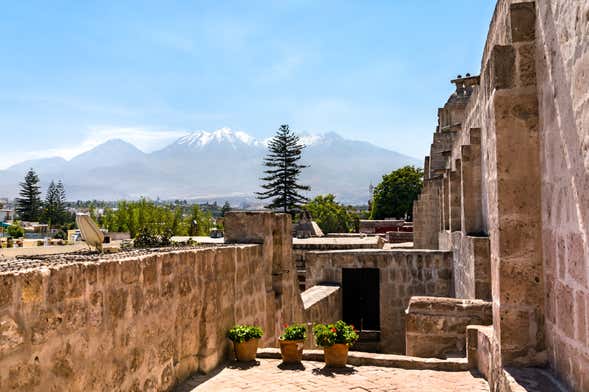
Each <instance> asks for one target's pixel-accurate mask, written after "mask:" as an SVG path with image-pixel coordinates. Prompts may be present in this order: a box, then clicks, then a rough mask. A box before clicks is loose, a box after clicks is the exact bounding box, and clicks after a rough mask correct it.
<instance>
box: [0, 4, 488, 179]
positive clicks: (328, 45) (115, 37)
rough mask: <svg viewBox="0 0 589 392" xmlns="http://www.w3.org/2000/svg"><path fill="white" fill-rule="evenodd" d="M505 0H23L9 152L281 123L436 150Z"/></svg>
mask: <svg viewBox="0 0 589 392" xmlns="http://www.w3.org/2000/svg"><path fill="white" fill-rule="evenodd" d="M494 3H495V2H494V1H492V0H428V1H400V0H398V1H396V0H388V1H345V0H339V1H317V0H314V1H312V0H309V1H306V0H292V1H278V0H276V1H253V0H248V1H207V2H204V1H202V2H198V1H185V2H175V1H166V2H161V1H160V2H151V1H137V2H133V1H108V2H107V1H100V2H98V1H94V2H92V1H76V2H74V1H67V2H66V1H64V2H61V1H52V2H45V1H38V2H35V1H26V2H24V1H19V2H9V3H5V4H4V6H3V9H2V12H1V13H0V35H1V36H2V39H1V40H0V52H1V53H2V61H0V134H1V135H2V142H1V143H0V145H2V147H3V148H2V151H3V158H4V161H3V162H0V168H2V167H6V166H8V165H10V164H12V163H15V162H18V161H22V160H25V159H29V158H36V157H41V156H51V155H61V156H64V157H66V158H71V157H72V156H73V155H75V154H77V153H79V152H82V151H84V150H87V149H89V148H91V147H93V146H95V145H97V144H99V143H100V142H102V141H105V140H106V139H108V138H112V137H117V136H118V137H121V138H123V139H126V140H128V141H131V142H133V143H135V144H136V145H137V146H138V147H140V148H141V149H143V150H146V151H151V150H153V149H155V148H157V147H158V146H163V145H164V144H165V143H168V142H170V141H172V140H174V139H175V138H177V137H178V136H180V135H182V134H184V133H186V132H189V131H197V130H209V131H211V130H215V129H218V128H222V127H229V128H231V129H234V130H241V131H244V132H247V133H249V134H251V135H253V136H256V137H260V138H262V137H268V136H271V134H272V133H273V132H274V131H275V130H276V129H277V128H278V126H279V125H280V124H282V123H288V124H290V126H291V128H292V129H295V130H297V131H299V132H308V133H313V134H315V133H325V132H337V133H339V134H341V135H342V136H344V137H347V138H352V139H358V140H366V141H370V142H372V143H375V144H377V145H380V146H383V147H386V148H390V149H394V150H396V151H399V152H402V153H405V154H408V155H412V156H415V157H418V158H422V156H423V155H425V154H426V152H427V150H428V147H429V144H430V142H431V133H432V132H433V130H434V126H435V122H436V109H437V107H439V106H441V105H443V103H444V102H445V100H446V98H447V96H448V95H449V94H450V93H451V92H452V85H451V84H450V83H449V80H450V79H451V78H453V77H455V76H456V75H457V74H465V73H466V72H470V73H473V74H476V73H478V72H479V70H480V58H481V54H482V48H483V45H484V40H485V37H486V33H487V29H488V26H489V22H490V19H491V16H492V12H493V8H494Z"/></svg>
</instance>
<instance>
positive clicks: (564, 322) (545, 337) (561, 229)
mask: <svg viewBox="0 0 589 392" xmlns="http://www.w3.org/2000/svg"><path fill="white" fill-rule="evenodd" d="M588 52H589V1H588V0H554V1H536V2H526V1H521V0H499V1H498V2H497V6H496V8H495V12H494V15H493V19H492V20H491V24H490V26H489V32H488V35H487V40H486V43H485V49H484V52H483V57H482V60H481V74H480V80H477V81H474V84H475V85H474V86H473V87H472V91H471V94H470V96H468V97H467V98H466V104H465V105H464V106H459V105H458V106H457V102H458V103H460V102H462V101H460V100H459V99H457V97H460V96H462V95H461V94H460V89H459V88H457V90H456V92H455V93H453V94H452V95H451V97H450V98H449V99H448V101H447V103H446V105H445V106H444V108H443V109H440V110H439V111H438V117H439V121H438V126H437V128H436V132H435V133H434V137H433V141H434V143H433V144H432V149H431V151H430V158H429V162H430V169H429V173H425V178H426V180H425V181H426V183H428V182H431V181H432V180H435V181H439V182H440V183H441V190H440V191H439V193H440V194H441V200H438V199H432V198H431V197H430V194H431V192H430V190H429V189H428V187H427V186H426V187H424V193H423V195H422V197H420V199H419V201H418V202H417V204H416V207H415V209H414V219H415V222H416V225H415V238H416V240H415V244H416V245H418V244H420V245H421V244H423V245H424V246H432V244H433V245H435V239H433V237H432V233H431V230H432V228H435V227H440V225H439V224H438V223H437V222H433V223H432V226H430V227H426V226H425V225H426V222H431V217H432V211H437V210H440V209H441V211H440V212H439V217H440V219H441V229H439V230H438V232H441V233H439V234H438V235H437V241H438V243H437V245H438V247H440V248H446V247H451V249H452V251H453V253H454V261H453V271H454V282H455V286H456V294H457V295H458V296H461V297H466V298H473V297H474V298H479V297H488V295H489V286H488V283H489V281H490V283H491V290H490V292H491V294H492V299H493V301H492V302H493V307H494V311H493V326H492V328H490V329H489V330H488V331H487V334H486V335H484V336H487V335H489V334H491V335H492V336H493V338H492V339H488V340H489V342H493V343H492V346H493V350H492V352H493V355H492V356H491V357H490V362H489V367H490V369H491V370H489V372H488V373H489V377H491V384H492V387H493V388H495V386H494V383H495V380H497V388H501V385H502V384H501V383H502V381H501V380H503V376H502V374H503V371H504V369H505V368H507V367H530V366H538V365H545V364H547V363H549V364H550V366H551V367H552V368H553V370H554V371H555V373H556V374H557V375H558V376H559V377H560V378H561V379H562V380H564V381H565V382H566V383H567V384H568V386H569V387H571V388H572V389H573V390H575V391H581V390H589V238H588V237H587V233H589V197H588V196H587V195H588V194H589V147H588V146H589V127H588V126H587V125H588V124H589V122H588V121H589V120H588V119H589V115H588V113H589V92H588V91H589V88H588V86H589V76H588V75H589V54H588ZM471 79H472V78H470V79H469V80H468V83H471V81H472V80H471ZM457 81H458V82H460V83H464V86H463V88H468V86H467V85H466V82H467V81H466V80H465V79H464V78H462V79H460V78H458V79H455V80H452V83H454V84H456V85H457V86H458V84H457ZM448 105H451V106H452V107H453V108H454V110H455V111H456V110H458V111H460V110H463V113H462V114H463V115H462V116H460V115H459V114H460V113H459V112H455V116H454V117H455V118H457V119H460V121H459V124H457V123H456V121H454V122H453V123H449V122H448V116H447V111H448V108H449V106H448ZM445 130H446V131H452V132H454V135H453V136H452V142H451V144H452V145H451V146H449V145H447V144H444V143H441V142H440V138H441V136H440V135H439V133H440V132H442V133H443V132H444V131H445ZM434 158H435V159H434ZM426 160H428V159H427V158H426ZM434 162H435V164H434ZM432 168H435V170H433V169H432ZM458 182H460V197H458V186H457V184H458ZM457 202H458V203H459V205H457ZM457 208H459V209H460V214H458V209H457ZM420 215H421V216H420ZM436 216H438V215H436ZM458 217H460V224H458V223H457V220H458ZM426 238H428V239H430V238H431V240H430V241H429V242H428V241H425V240H424V239H426ZM489 273H490V280H489ZM477 286H478V288H477Z"/></svg>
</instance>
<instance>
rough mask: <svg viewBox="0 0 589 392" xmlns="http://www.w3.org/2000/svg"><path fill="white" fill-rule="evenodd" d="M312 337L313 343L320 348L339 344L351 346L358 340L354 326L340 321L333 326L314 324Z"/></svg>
mask: <svg viewBox="0 0 589 392" xmlns="http://www.w3.org/2000/svg"><path fill="white" fill-rule="evenodd" d="M313 335H315V342H316V343H317V345H318V346H321V347H329V346H333V345H334V344H341V343H343V344H347V345H348V346H351V345H352V344H354V342H356V340H358V334H357V333H356V330H355V329H354V326H353V325H348V324H346V323H345V322H343V321H341V320H339V321H338V322H336V323H335V324H316V325H315V326H314V327H313Z"/></svg>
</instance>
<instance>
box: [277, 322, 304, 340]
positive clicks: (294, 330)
mask: <svg viewBox="0 0 589 392" xmlns="http://www.w3.org/2000/svg"><path fill="white" fill-rule="evenodd" d="M306 338H307V327H306V326H305V324H293V325H288V324H285V325H284V332H283V333H282V335H281V336H280V340H305V339H306Z"/></svg>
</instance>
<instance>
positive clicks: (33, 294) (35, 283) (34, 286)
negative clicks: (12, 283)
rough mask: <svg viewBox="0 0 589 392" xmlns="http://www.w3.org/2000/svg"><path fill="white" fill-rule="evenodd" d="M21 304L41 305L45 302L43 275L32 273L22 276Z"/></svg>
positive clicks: (37, 272)
mask: <svg viewBox="0 0 589 392" xmlns="http://www.w3.org/2000/svg"><path fill="white" fill-rule="evenodd" d="M20 282H21V302H22V303H23V304H28V303H40V302H43V301H44V300H45V292H44V287H43V274H42V273H41V272H40V271H30V272H27V273H25V274H22V275H20Z"/></svg>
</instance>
